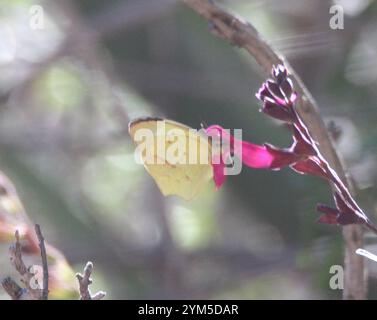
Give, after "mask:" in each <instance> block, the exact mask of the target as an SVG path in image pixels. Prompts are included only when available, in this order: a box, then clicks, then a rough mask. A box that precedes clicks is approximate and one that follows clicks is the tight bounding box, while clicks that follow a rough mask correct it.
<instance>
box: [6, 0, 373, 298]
mask: <svg viewBox="0 0 377 320" xmlns="http://www.w3.org/2000/svg"><path fill="white" fill-rule="evenodd" d="M218 3H219V4H221V5H223V6H224V7H226V8H229V9H230V10H232V11H233V12H235V13H237V14H239V15H240V16H242V17H244V18H245V19H247V20H249V21H250V22H252V23H253V25H254V26H255V27H256V28H257V29H258V30H259V31H260V32H261V34H262V35H263V36H264V37H265V38H266V39H267V40H268V41H269V42H270V43H271V45H272V46H273V47H274V48H276V49H277V50H279V51H280V52H281V53H282V54H284V55H285V56H286V57H287V59H288V60H289V61H290V63H291V64H292V65H293V67H294V68H295V69H296V71H297V72H298V74H299V75H300V76H301V77H302V78H303V80H304V82H305V83H306V85H307V86H308V88H309V89H310V91H311V92H312V94H313V95H314V97H315V98H316V100H317V101H318V104H319V105H320V111H321V114H322V115H323V117H324V119H325V121H326V123H327V124H328V126H329V129H330V132H331V133H332V135H333V137H334V141H335V144H336V146H337V150H338V151H339V153H340V155H341V156H342V159H343V161H344V162H345V163H346V166H347V169H348V174H349V175H350V176H351V177H352V179H353V181H354V182H355V185H356V186H357V189H358V190H357V198H358V200H359V201H360V204H361V205H362V207H363V208H365V210H366V212H368V213H369V215H370V216H371V217H372V218H374V219H375V220H376V218H377V217H376V208H377V207H376V201H375V199H376V194H377V189H376V178H377V170H376V151H377V142H376V141H377V140H376V139H377V126H376V121H377V108H376V103H375V101H376V99H377V90H376V84H377V64H376V61H377V2H376V1H373V0H347V1H346V0H342V1H340V0H339V1H336V3H339V4H341V5H342V6H343V8H344V13H345V21H344V30H332V29H331V28H330V27H329V20H330V18H331V14H330V13H329V8H330V6H331V5H333V4H334V2H332V1H324V0H284V1H278V0H229V1H218ZM35 5H38V6H40V7H35ZM39 9H42V10H43V20H42V22H41V21H40V20H38V21H35V20H33V19H35V17H36V15H35V14H36V12H37V11H38V10H39ZM35 10H37V11H35ZM33 21H34V22H36V23H37V24H36V25H33V24H32V25H31V23H33ZM41 23H42V24H41ZM33 26H34V27H33ZM35 26H37V27H35ZM40 26H42V27H41V28H39V27H40ZM0 39H1V41H0V169H1V170H3V171H4V172H5V173H6V174H7V175H8V176H9V177H10V178H11V180H12V181H13V182H14V184H15V185H16V187H17V189H18V191H19V194H20V197H21V199H22V201H23V203H24V205H25V207H26V210H27V212H28V215H29V216H30V217H31V219H32V220H33V221H35V222H38V223H40V224H41V225H42V226H43V230H44V233H45V237H46V239H48V241H49V242H50V243H52V244H53V245H55V246H56V247H57V248H59V249H60V250H62V251H63V252H64V254H65V255H66V257H67V259H68V260H69V262H70V263H71V264H72V265H73V266H74V268H75V270H76V271H80V270H81V269H82V267H83V265H84V264H85V262H86V261H87V260H91V261H93V262H94V264H95V275H94V278H95V283H94V287H95V288H99V289H101V290H105V291H107V292H108V298H117V299H137V298H141V299H153V298H162V299H169V298H175V299H177V298H183V299H184V298H193V299H194V298H196V299H202V298H207V299H212V298H224V299H228V298H239V299H263V298H266V299H312V298H325V299H337V298H340V297H341V291H340V290H332V289H330V287H329V280H330V277H331V276H332V275H331V274H329V269H330V266H331V265H337V264H338V265H342V263H343V261H342V256H343V246H342V236H341V229H340V228H336V227H331V226H324V225H318V224H316V223H315V221H316V219H317V217H318V214H317V213H316V212H315V205H316V203H318V202H324V203H326V202H327V203H331V197H330V193H329V190H328V186H327V185H326V184H324V183H323V182H322V181H319V180H317V179H316V178H312V177H304V176H300V175H298V174H295V173H293V172H292V171H290V170H288V169H287V170H282V171H281V172H272V171H271V172H270V171H258V170H251V169H247V168H244V169H243V172H242V174H241V175H239V176H234V177H230V178H229V179H228V182H227V183H226V184H225V186H224V187H223V188H222V189H221V190H219V191H216V192H215V191H214V188H213V186H212V185H209V186H208V190H206V191H205V192H204V193H203V194H202V195H201V196H200V197H198V198H197V199H196V200H194V201H192V202H184V201H182V200H180V199H177V198H175V197H168V198H164V197H163V196H162V195H161V194H160V192H159V190H158V189H157V187H156V185H155V183H154V181H153V180H152V178H151V177H150V176H149V175H148V173H147V172H146V171H145V170H144V168H143V167H141V166H139V165H136V164H135V162H134V156H133V151H134V146H133V143H132V142H131V141H130V138H129V135H128V131H127V125H128V122H129V120H132V119H134V118H136V117H139V116H146V115H149V116H159V117H166V118H169V119H173V120H176V121H180V122H182V123H185V124H187V125H190V126H192V127H194V128H199V127H200V124H201V122H205V123H207V124H209V125H210V124H220V125H222V126H223V127H225V128H242V129H243V137H244V139H248V140H250V141H253V142H255V143H263V142H270V143H272V144H274V145H277V146H281V147H284V146H289V145H290V135H289V132H288V131H287V130H286V129H285V128H284V127H283V126H281V125H280V124H279V123H277V122H275V121H273V120H271V119H269V118H267V117H266V116H265V115H263V114H261V113H259V112H258V108H259V107H260V105H259V103H258V102H257V100H256V99H255V98H254V93H255V92H256V91H257V90H258V88H259V86H260V84H261V83H262V82H263V81H264V76H263V74H262V73H261V70H260V69H259V67H258V66H257V65H256V64H255V62H254V61H253V59H252V58H251V57H250V56H248V55H247V54H246V53H245V52H242V51H241V50H239V49H237V48H234V47H232V46H230V45H229V44H227V43H225V42H224V41H222V40H220V39H217V38H215V37H213V36H212V35H211V33H210V32H209V25H208V23H207V22H206V21H204V20H202V19H201V18H200V17H198V16H197V15H196V14H195V13H194V12H192V11H191V10H190V9H188V8H187V7H185V6H184V5H183V4H181V3H180V2H179V1H173V0H127V1H126V0H123V1H121V0H111V1H109V0H108V1H104V0H102V1H100V0H80V1H79V0H75V1H73V0H72V1H66V0H64V1H38V2H35V1H32V0H17V1H16V0H9V1H6V0H0ZM365 237H366V244H367V245H366V248H367V249H369V250H371V251H372V252H376V251H377V246H376V243H377V242H376V238H375V237H373V236H372V235H370V234H366V235H365ZM7 247H8V245H7V244H5V245H3V246H1V247H0V257H1V258H0V275H1V276H3V275H4V274H6V273H7V272H8V268H9V263H8V258H7V257H8V253H7ZM368 267H369V296H370V298H376V297H377V278H376V277H377V264H373V263H369V262H368ZM95 288H94V289H95ZM0 297H1V298H5V295H4V294H3V292H1V293H0Z"/></svg>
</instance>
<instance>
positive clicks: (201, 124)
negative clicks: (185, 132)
mask: <svg viewBox="0 0 377 320" xmlns="http://www.w3.org/2000/svg"><path fill="white" fill-rule="evenodd" d="M200 126H201V128H202V129H207V128H208V124H207V123H206V122H205V121H204V120H202V121H200Z"/></svg>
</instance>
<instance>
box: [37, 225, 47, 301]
mask: <svg viewBox="0 0 377 320" xmlns="http://www.w3.org/2000/svg"><path fill="white" fill-rule="evenodd" d="M35 233H36V235H37V238H38V241H39V248H40V250H41V258H42V268H43V289H42V300H47V299H48V263H47V254H46V247H45V239H44V237H43V234H42V231H41V227H40V225H39V224H36V225H35Z"/></svg>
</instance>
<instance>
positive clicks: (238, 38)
mask: <svg viewBox="0 0 377 320" xmlns="http://www.w3.org/2000/svg"><path fill="white" fill-rule="evenodd" d="M183 2H184V3H185V4H186V5H187V6H189V7H191V8H192V9H193V10H194V11H196V12H197V13H198V14H199V15H201V16H202V17H203V18H204V19H206V20H208V21H209V22H210V23H211V31H212V33H214V34H215V35H216V36H218V37H220V38H222V39H224V40H226V41H228V42H230V43H231V44H233V45H236V46H238V47H241V48H243V49H245V50H246V51H247V52H249V53H250V55H251V56H253V57H254V59H255V60H256V62H257V63H258V64H259V65H260V67H261V68H262V69H263V70H264V72H265V73H266V74H268V75H269V73H270V70H271V68H272V66H273V65H278V64H284V65H285V66H286V67H287V68H288V69H289V71H290V74H291V78H292V80H293V81H294V87H295V88H296V90H297V92H298V94H299V97H300V98H299V101H298V103H297V112H298V114H299V116H300V118H301V119H302V121H303V122H304V124H305V125H306V127H307V128H308V130H309V132H310V134H311V135H312V136H313V138H314V139H315V140H316V141H317V142H319V149H320V151H321V154H322V155H323V156H324V157H325V158H326V160H327V161H328V163H329V164H330V165H331V167H332V168H334V170H335V171H336V172H337V174H338V176H339V178H340V179H341V181H342V182H343V183H344V185H345V186H346V187H347V188H349V183H348V181H347V178H346V175H345V170H344V169H343V166H342V163H341V161H340V159H339V157H338V155H337V153H336V151H335V149H334V146H333V144H332V142H331V139H330V137H329V135H328V132H327V128H326V126H325V124H324V122H323V120H322V118H321V116H320V114H319V112H318V107H317V105H316V103H315V101H314V99H313V97H312V96H311V94H310V92H309V91H308V90H307V88H306V87H305V85H304V84H303V82H302V81H301V79H300V78H299V77H298V76H297V75H296V74H295V72H294V71H293V69H292V68H291V67H290V66H289V64H288V63H287V62H286V61H285V60H284V58H283V57H281V56H279V55H278V54H277V53H276V52H275V51H274V50H273V49H272V48H271V47H270V46H269V45H268V44H267V43H266V42H265V41H264V40H263V39H262V38H261V36H260V35H259V33H258V32H257V30H256V29H255V28H254V27H253V26H252V25H251V24H250V23H248V22H245V21H242V20H241V19H240V18H238V17H236V16H234V15H232V14H230V13H228V12H226V11H225V10H223V9H221V8H219V7H218V6H216V5H215V4H214V3H213V1H208V0H183ZM331 187H333V186H332V184H331ZM368 227H369V226H368ZM343 238H344V242H345V258H344V291H343V298H344V299H365V297H366V293H367V289H366V282H365V279H364V263H363V258H362V257H361V256H359V255H357V254H356V253H355V251H356V249H357V248H360V247H362V246H363V229H362V227H361V226H360V225H348V226H344V227H343Z"/></svg>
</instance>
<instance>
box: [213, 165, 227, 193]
mask: <svg viewBox="0 0 377 320" xmlns="http://www.w3.org/2000/svg"><path fill="white" fill-rule="evenodd" d="M212 168H213V180H214V181H215V186H216V188H217V189H219V188H220V187H221V186H222V185H223V184H224V182H225V181H226V175H225V174H224V170H225V165H224V162H221V163H219V164H212Z"/></svg>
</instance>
